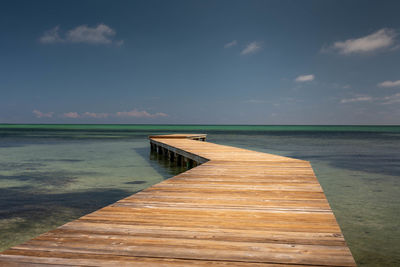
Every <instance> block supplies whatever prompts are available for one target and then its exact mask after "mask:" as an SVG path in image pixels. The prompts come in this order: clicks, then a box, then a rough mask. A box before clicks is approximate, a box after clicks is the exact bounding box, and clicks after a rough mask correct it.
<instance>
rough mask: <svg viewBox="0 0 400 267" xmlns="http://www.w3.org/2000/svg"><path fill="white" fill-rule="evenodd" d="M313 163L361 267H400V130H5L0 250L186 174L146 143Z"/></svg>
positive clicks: (0, 145)
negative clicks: (197, 140)
mask: <svg viewBox="0 0 400 267" xmlns="http://www.w3.org/2000/svg"><path fill="white" fill-rule="evenodd" d="M171 133H205V134H207V141H209V142H214V143H218V144H223V145H231V146H236V147H242V148H247V149H252V150H256V151H262V152H267V153H273V154H278V155H283V156H288V157H293V158H298V159H303V160H308V161H310V162H311V164H312V166H313V169H314V171H315V173H316V175H317V178H318V180H319V182H320V184H321V186H322V187H323V189H324V192H325V194H326V197H327V198H328V201H329V203H330V205H331V207H332V210H333V212H334V214H335V216H336V218H337V221H338V223H339V225H340V227H341V229H342V232H343V234H344V236H345V239H346V241H347V243H348V246H349V248H350V250H351V252H352V254H353V256H354V258H355V260H356V262H357V264H358V265H359V266H400V253H399V251H400V126H334V125H332V126H312V125H308V126H301V125H295V126H289V125H285V126H280V125H272V126H268V125H93V124H91V125H82V124H80V125H76V124H75V125H64V124H53V125H52V124H47V125H38V124H34V125H27V124H24V125H22V124H0V251H2V250H4V249H7V248H9V247H11V246H14V245H17V244H19V243H22V242H24V241H27V240H29V239H31V238H33V237H35V236H37V235H39V234H41V233H44V232H46V231H49V230H51V229H54V228H55V227H57V226H60V225H62V224H64V223H66V222H69V221H71V220H74V219H76V218H79V217H80V216H83V215H85V214H87V213H89V212H92V211H95V210H97V209H99V208H102V207H104V206H106V205H108V204H111V203H113V202H115V201H117V200H119V199H121V198H124V197H126V196H129V195H131V194H134V193H136V192H138V191H140V190H143V189H144V188H147V187H149V186H151V185H153V184H156V183H159V182H161V181H163V180H164V179H168V178H170V177H172V176H174V175H176V174H178V173H180V172H183V171H184V170H185V169H183V168H179V167H176V166H173V165H171V164H170V163H169V162H168V161H166V160H165V159H163V158H161V157H159V156H157V155H154V154H152V153H151V152H150V146H149V141H148V136H149V135H153V134H171Z"/></svg>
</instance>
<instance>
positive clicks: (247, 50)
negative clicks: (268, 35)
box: [240, 42, 261, 55]
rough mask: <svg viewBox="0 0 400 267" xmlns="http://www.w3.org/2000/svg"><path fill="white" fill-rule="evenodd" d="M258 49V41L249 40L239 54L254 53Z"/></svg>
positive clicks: (259, 48) (259, 47)
mask: <svg viewBox="0 0 400 267" xmlns="http://www.w3.org/2000/svg"><path fill="white" fill-rule="evenodd" d="M260 50H261V44H260V43H259V42H251V43H249V44H248V45H247V46H246V47H245V48H244V49H243V50H242V52H240V54H242V55H248V54H254V53H256V52H258V51H260Z"/></svg>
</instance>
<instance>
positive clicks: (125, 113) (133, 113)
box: [116, 109, 168, 118]
mask: <svg viewBox="0 0 400 267" xmlns="http://www.w3.org/2000/svg"><path fill="white" fill-rule="evenodd" d="M116 116H117V117H136V118H156V117H167V116H168V115H167V114H165V113H162V112H158V113H153V114H151V113H149V112H147V111H145V110H142V111H140V110H136V109H134V110H131V111H121V112H117V113H116Z"/></svg>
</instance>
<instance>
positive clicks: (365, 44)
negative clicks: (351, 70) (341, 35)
mask: <svg viewBox="0 0 400 267" xmlns="http://www.w3.org/2000/svg"><path fill="white" fill-rule="evenodd" d="M396 36H397V33H396V31H395V30H393V29H385V28H384V29H380V30H379V31H376V32H374V33H372V34H370V35H367V36H364V37H360V38H356V39H348V40H346V41H338V42H335V43H334V44H333V45H331V46H330V47H328V48H322V51H337V52H338V53H340V54H343V55H349V54H357V53H359V54H361V53H367V52H374V51H377V50H383V49H387V48H393V47H394V45H395V43H396V39H395V38H396Z"/></svg>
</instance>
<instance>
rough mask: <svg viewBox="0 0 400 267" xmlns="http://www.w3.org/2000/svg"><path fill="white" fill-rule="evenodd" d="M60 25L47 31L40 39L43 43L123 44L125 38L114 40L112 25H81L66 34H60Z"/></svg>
mask: <svg viewBox="0 0 400 267" xmlns="http://www.w3.org/2000/svg"><path fill="white" fill-rule="evenodd" d="M59 31H60V27H59V26H56V27H54V28H53V29H51V30H49V31H46V32H45V33H44V34H43V36H41V37H40V38H39V41H40V42H41V43H43V44H54V43H83V44H112V43H114V44H115V45H117V46H121V45H122V44H123V43H124V41H123V40H114V36H115V35H116V32H115V30H114V29H112V28H111V27H109V26H107V25H105V24H103V23H101V24H98V25H97V26H95V27H89V26H87V25H80V26H78V27H76V28H73V29H71V30H69V31H67V32H66V34H65V36H64V37H62V36H60V33H59Z"/></svg>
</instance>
